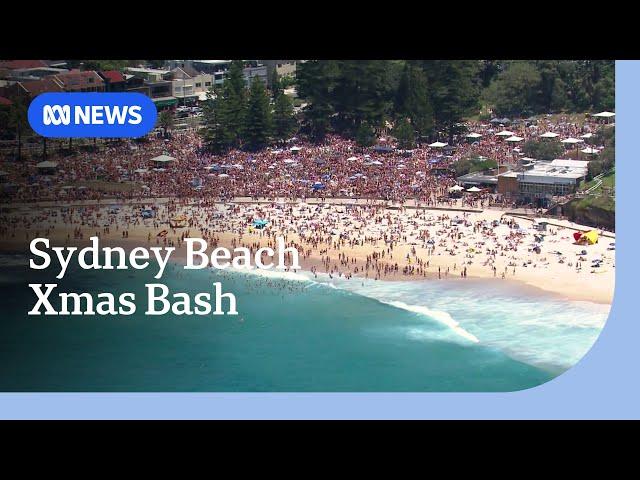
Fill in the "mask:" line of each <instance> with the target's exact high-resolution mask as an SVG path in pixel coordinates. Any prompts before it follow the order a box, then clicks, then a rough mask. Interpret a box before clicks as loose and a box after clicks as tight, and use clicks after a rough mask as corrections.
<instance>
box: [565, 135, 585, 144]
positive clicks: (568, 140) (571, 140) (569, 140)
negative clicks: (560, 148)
mask: <svg viewBox="0 0 640 480" xmlns="http://www.w3.org/2000/svg"><path fill="white" fill-rule="evenodd" d="M581 142H584V140H581V139H579V138H573V137H569V138H565V139H564V140H562V141H561V143H564V144H567V145H575V144H576V143H581Z"/></svg>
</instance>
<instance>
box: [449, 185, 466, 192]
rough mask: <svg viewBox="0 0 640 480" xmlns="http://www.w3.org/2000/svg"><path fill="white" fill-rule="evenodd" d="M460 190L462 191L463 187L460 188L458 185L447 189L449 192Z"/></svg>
mask: <svg viewBox="0 0 640 480" xmlns="http://www.w3.org/2000/svg"><path fill="white" fill-rule="evenodd" d="M460 190H464V187H461V186H460V185H454V186H453V187H451V188H450V189H449V191H450V192H459V191H460Z"/></svg>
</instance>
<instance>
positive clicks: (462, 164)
mask: <svg viewBox="0 0 640 480" xmlns="http://www.w3.org/2000/svg"><path fill="white" fill-rule="evenodd" d="M453 168H454V170H455V172H456V176H457V177H460V176H462V175H466V174H467V173H473V172H484V171H485V170H491V169H493V168H498V162H496V161H495V160H491V159H489V158H480V157H475V158H472V157H467V158H461V159H460V160H458V161H457V162H456V163H454V166H453Z"/></svg>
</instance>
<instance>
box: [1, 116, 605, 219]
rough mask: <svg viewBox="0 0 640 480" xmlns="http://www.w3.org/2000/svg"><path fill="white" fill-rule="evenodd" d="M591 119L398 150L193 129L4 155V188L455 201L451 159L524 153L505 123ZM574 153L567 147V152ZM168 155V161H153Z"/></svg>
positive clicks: (478, 127) (585, 128) (88, 195)
mask: <svg viewBox="0 0 640 480" xmlns="http://www.w3.org/2000/svg"><path fill="white" fill-rule="evenodd" d="M596 127H597V125H596V123H595V122H594V120H593V119H585V121H584V122H580V123H578V122H575V121H574V122H570V121H568V120H567V119H566V118H562V117H559V118H558V117H554V120H553V121H552V120H551V119H549V118H546V117H541V118H539V119H538V120H536V121H533V120H531V121H522V122H519V123H517V124H507V125H496V124H491V123H480V122H470V123H468V124H467V125H466V129H467V132H473V133H477V134H479V135H481V136H480V137H478V138H469V137H467V136H466V134H461V135H459V136H457V137H455V138H454V139H453V141H452V145H447V146H445V147H430V146H428V145H427V144H424V143H423V144H421V145H419V146H417V147H416V148H414V149H412V150H401V149H398V148H396V144H395V140H394V139H393V138H392V137H390V136H388V137H383V138H379V139H378V144H377V145H376V146H375V147H372V148H361V147H358V146H357V145H356V143H355V142H354V141H352V140H347V139H344V138H340V137H337V136H329V137H328V138H327V139H326V140H325V142H323V143H321V144H312V143H309V142H307V141H305V140H303V139H299V138H292V139H290V140H289V141H287V142H286V143H284V144H282V145H281V146H278V147H272V148H268V149H265V150H263V151H260V152H255V153H250V152H245V151H242V150H232V151H230V152H227V153H225V154H222V155H214V154H211V153H209V152H207V151H206V149H205V148H204V146H203V143H202V140H201V138H200V136H199V135H198V133H197V132H196V131H194V130H190V131H182V132H174V133H173V135H171V138H164V136H162V135H158V136H156V135H149V136H147V137H145V138H144V139H142V140H140V141H139V140H124V139H123V140H114V141H112V142H106V143H105V144H104V145H103V148H101V149H99V150H98V151H95V152H81V153H76V154H73V155H70V156H61V157H57V156H56V155H55V152H50V155H49V160H51V161H53V162H55V163H56V164H57V165H56V166H55V167H50V168H46V169H45V170H46V174H42V173H43V169H42V168H39V167H37V163H38V162H37V161H33V160H32V161H29V162H22V163H16V162H12V161H8V160H6V159H5V160H3V161H2V163H1V164H0V165H1V166H0V170H1V171H2V174H3V175H2V181H3V192H4V195H5V196H7V197H9V198H11V199H12V200H14V201H34V200H36V201H37V200H40V201H42V200H87V199H91V200H99V199H103V198H120V199H144V198H168V197H179V198H216V199H222V200H225V199H231V198H234V197H250V198H278V197H285V198H298V199H304V198H310V197H319V198H356V199H357V198H362V199H383V200H391V201H396V202H404V201H406V200H410V199H413V200H416V201H419V202H421V203H422V204H424V205H426V206H430V205H431V206H432V205H439V204H444V205H448V204H450V203H451V201H450V199H449V195H448V194H449V188H450V187H451V186H453V185H455V183H456V180H455V173H454V170H453V168H452V167H453V166H454V164H455V162H456V161H458V160H459V159H462V158H469V157H474V156H475V157H477V156H483V157H486V158H489V159H493V160H496V161H497V162H498V163H499V164H513V163H515V162H516V161H517V159H518V158H519V157H521V156H522V155H523V152H522V149H521V145H522V143H523V142H520V143H514V142H509V141H506V140H505V138H506V137H505V136H498V135H496V133H498V132H500V131H503V130H505V129H508V130H509V131H510V132H512V133H513V134H514V135H516V136H520V137H521V138H523V139H524V140H523V141H526V140H528V139H531V138H537V137H538V136H539V135H540V134H542V133H544V132H548V131H551V132H554V133H557V134H558V135H559V137H558V141H559V140H560V139H562V138H567V137H579V136H580V135H582V134H584V133H588V132H592V131H595V129H596ZM569 153H571V151H570V152H569ZM159 155H167V156H169V157H172V158H173V159H174V160H173V161H169V162H166V163H162V164H160V163H154V162H153V161H152V159H153V158H155V157H157V156H159ZM496 201H498V202H499V201H500V199H499V198H497V196H495V195H492V196H490V195H474V196H469V197H467V198H465V200H464V201H463V203H465V204H466V205H467V206H480V204H481V203H482V205H484V204H486V203H489V202H496Z"/></svg>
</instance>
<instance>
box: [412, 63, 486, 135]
mask: <svg viewBox="0 0 640 480" xmlns="http://www.w3.org/2000/svg"><path fill="white" fill-rule="evenodd" d="M422 63H423V69H424V72H425V74H426V76H427V81H428V85H429V91H430V94H431V104H432V106H433V112H434V120H435V126H436V128H437V129H438V130H439V131H445V132H446V133H447V134H448V137H449V143H451V142H452V141H453V134H454V128H455V125H456V124H458V123H460V122H462V121H464V120H465V119H466V118H468V117H469V116H470V115H474V114H476V113H478V111H479V108H480V79H479V73H480V67H481V64H480V62H479V61H477V60H426V61H423V62H422Z"/></svg>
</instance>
